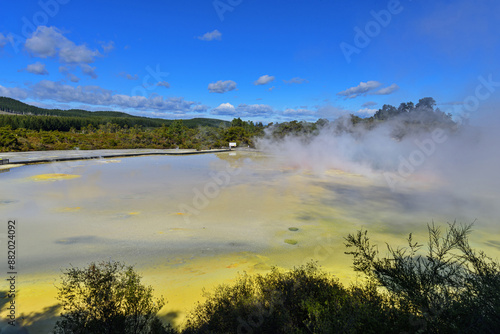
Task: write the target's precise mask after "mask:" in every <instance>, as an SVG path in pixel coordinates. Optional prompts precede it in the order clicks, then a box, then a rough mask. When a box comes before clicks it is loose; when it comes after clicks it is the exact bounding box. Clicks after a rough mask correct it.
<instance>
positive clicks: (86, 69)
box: [80, 64, 97, 79]
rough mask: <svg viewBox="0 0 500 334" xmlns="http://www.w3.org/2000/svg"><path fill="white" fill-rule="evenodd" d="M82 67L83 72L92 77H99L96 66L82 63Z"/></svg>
mask: <svg viewBox="0 0 500 334" xmlns="http://www.w3.org/2000/svg"><path fill="white" fill-rule="evenodd" d="M80 69H81V70H82V73H83V74H85V75H88V76H89V77H91V78H92V79H97V74H96V73H95V70H96V68H95V67H92V66H90V65H89V64H81V65H80Z"/></svg>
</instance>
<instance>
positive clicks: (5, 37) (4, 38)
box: [0, 32, 9, 48]
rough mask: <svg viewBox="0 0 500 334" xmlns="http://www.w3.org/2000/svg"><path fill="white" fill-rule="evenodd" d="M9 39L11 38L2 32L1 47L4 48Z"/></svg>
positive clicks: (0, 34)
mask: <svg viewBox="0 0 500 334" xmlns="http://www.w3.org/2000/svg"><path fill="white" fill-rule="evenodd" d="M8 41H9V38H8V37H7V36H5V35H4V34H2V33H1V32H0V48H3V47H4V46H5V44H7V42H8Z"/></svg>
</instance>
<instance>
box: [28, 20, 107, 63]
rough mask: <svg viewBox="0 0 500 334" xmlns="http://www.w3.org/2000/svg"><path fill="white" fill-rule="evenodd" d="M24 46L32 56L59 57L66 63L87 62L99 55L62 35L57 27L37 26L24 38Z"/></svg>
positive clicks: (92, 60) (95, 51)
mask: <svg viewBox="0 0 500 334" xmlns="http://www.w3.org/2000/svg"><path fill="white" fill-rule="evenodd" d="M24 47H25V49H26V50H27V51H28V52H29V53H30V54H31V55H32V56H35V57H40V58H49V57H59V60H60V61H61V62H63V63H68V64H89V63H92V62H94V61H95V58H96V57H98V56H100V55H101V54H100V53H99V52H98V51H97V50H90V49H89V48H87V46H85V45H76V44H75V43H74V42H72V41H70V40H69V39H67V38H66V37H64V36H63V34H62V32H61V31H60V30H59V29H57V28H55V27H47V26H39V27H38V28H37V29H36V31H35V32H34V33H33V35H32V36H31V37H30V38H28V39H27V40H26V43H25V44H24Z"/></svg>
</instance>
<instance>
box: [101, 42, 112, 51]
mask: <svg viewBox="0 0 500 334" xmlns="http://www.w3.org/2000/svg"><path fill="white" fill-rule="evenodd" d="M99 44H101V47H102V50H103V51H104V52H105V53H109V52H111V51H113V50H114V49H115V42H113V41H109V42H107V43H106V42H99Z"/></svg>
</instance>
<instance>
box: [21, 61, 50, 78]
mask: <svg viewBox="0 0 500 334" xmlns="http://www.w3.org/2000/svg"><path fill="white" fill-rule="evenodd" d="M25 70H26V71H27V72H29V73H33V74H36V75H48V74H49V71H47V69H46V68H45V64H42V63H40V62H36V63H34V64H30V65H28V66H27V67H26V69H25Z"/></svg>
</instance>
